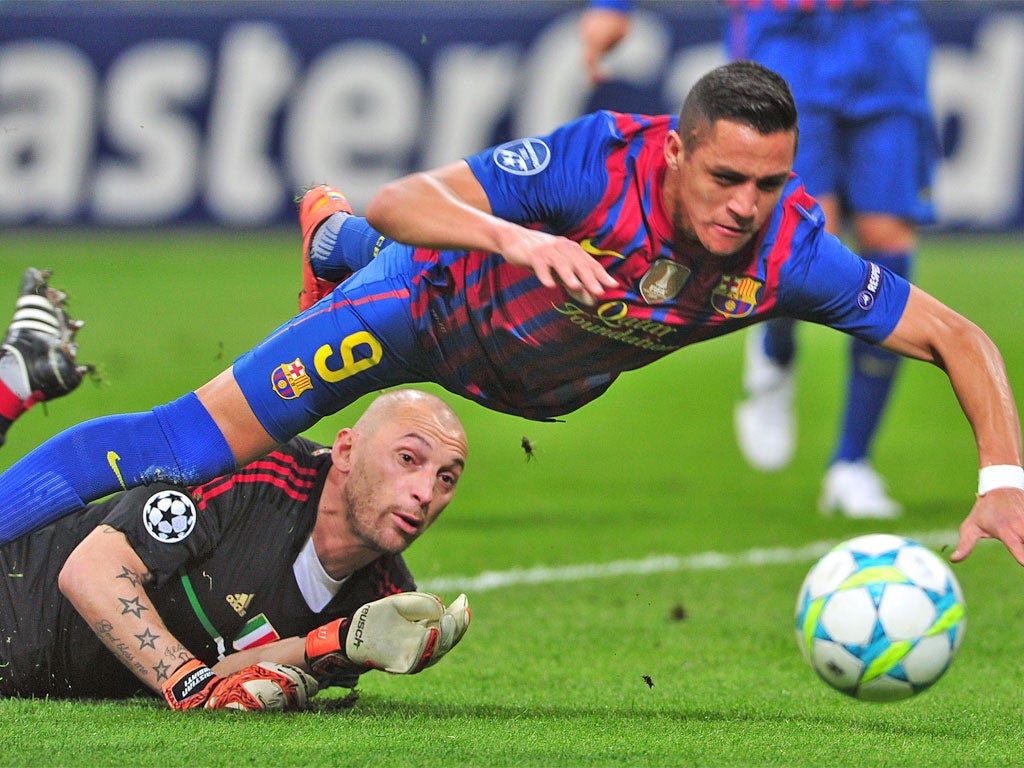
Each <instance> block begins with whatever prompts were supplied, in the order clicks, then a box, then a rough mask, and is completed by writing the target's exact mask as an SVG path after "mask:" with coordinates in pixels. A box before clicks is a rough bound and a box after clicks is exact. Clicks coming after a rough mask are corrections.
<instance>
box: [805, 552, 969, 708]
mask: <svg viewBox="0 0 1024 768" xmlns="http://www.w3.org/2000/svg"><path fill="white" fill-rule="evenodd" d="M965 625H966V618H965V606H964V597H963V592H962V591H961V590H960V585H959V583H957V580H956V577H955V576H954V575H953V572H952V571H951V570H950V569H949V566H947V565H946V564H945V563H944V562H943V561H942V560H940V559H939V557H938V556H937V555H935V554H934V553H933V552H932V551H931V550H930V549H928V548H927V547H924V546H922V545H921V544H918V543H917V542H915V541H911V540H910V539H905V538H903V537H901V536H893V535H890V534H872V535H868V536H858V537H857V538H854V539H850V540H849V541H845V542H843V543H842V544H839V545H838V546H836V547H835V548H833V549H832V550H831V551H830V552H829V553H828V554H826V555H825V556H824V557H822V558H821V559H820V560H819V561H818V562H817V563H816V564H815V565H814V567H813V568H811V570H810V572H809V573H808V574H807V578H805V579H804V583H803V586H801V587H800V595H799V597H798V598H797V602H796V638H797V642H798V643H799V644H800V650H801V651H803V655H804V658H805V659H806V660H807V663H808V664H810V665H811V667H812V668H813V669H814V671H815V672H817V673H818V675H819V676H820V677H821V679H822V680H824V681H825V682H826V683H828V684H829V685H831V686H832V687H833V688H835V689H837V690H839V691H842V692H843V693H845V694H847V695H849V696H853V697H854V698H857V699H864V700H867V701H896V700H898V699H905V698H908V697H910V696H913V695H915V694H917V693H920V692H921V691H923V690H924V689H926V688H928V687H929V686H930V685H932V684H933V683H934V682H935V681H936V680H938V679H939V678H940V677H941V676H942V675H943V673H944V672H945V671H946V669H948V668H949V665H950V663H951V662H952V661H953V656H954V655H955V654H956V651H957V648H959V647H960V642H961V641H962V640H963V636H964V627H965Z"/></svg>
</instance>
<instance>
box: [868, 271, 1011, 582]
mask: <svg viewBox="0 0 1024 768" xmlns="http://www.w3.org/2000/svg"><path fill="white" fill-rule="evenodd" d="M885 346H886V347H887V348H889V349H892V350H893V351H895V352H899V353H901V354H904V355H908V356H910V357H916V358H918V359H920V360H925V361H928V362H931V363H934V364H935V365H937V366H939V367H940V368H942V369H943V370H944V371H945V372H946V375H947V376H949V381H950V383H951V384H952V386H953V391H954V392H955V393H956V396H957V399H958V400H959V402H960V407H961V408H962V409H963V412H964V414H965V415H966V416H967V420H968V421H969V422H970V425H971V429H972V430H973V432H974V438H975V441H976V442H977V446H978V465H979V467H981V468H985V467H994V468H996V471H997V472H1001V471H1002V470H1003V468H1008V469H1009V470H1010V471H1011V474H1010V475H1008V476H1007V477H1009V478H1010V480H1009V481H1007V482H1006V483H1003V482H1002V481H1000V482H999V483H997V484H996V486H994V487H993V488H992V489H991V490H989V491H988V492H986V493H984V494H982V495H979V496H978V497H977V499H976V500H975V502H974V505H973V506H972V508H971V511H970V513H969V514H968V515H967V517H966V519H965V520H964V521H963V523H962V524H961V526H960V540H959V542H958V544H957V548H956V550H955V551H954V552H953V554H952V555H951V556H950V559H951V560H953V561H954V562H959V561H960V560H963V559H964V558H966V557H967V556H968V555H969V554H970V553H971V551H972V550H973V549H974V545H975V544H976V543H977V542H978V540H979V539H985V538H993V539H999V540H1000V541H1001V542H1003V544H1004V545H1005V546H1006V548H1007V549H1008V550H1009V551H1010V554H1012V555H1013V557H1014V559H1016V560H1017V562H1018V563H1020V564H1021V565H1024V488H1020V487H1013V486H1014V484H1015V483H1017V482H1019V479H1018V480H1014V479H1013V477H1014V475H1013V474H1012V473H1013V472H1014V471H1015V472H1016V473H1017V476H1018V477H1019V472H1020V469H1019V468H1020V466H1021V463H1022V456H1021V430H1020V418H1019V416H1018V413H1017V405H1016V402H1015V400H1014V397H1013V391H1012V389H1011V387H1010V381H1009V377H1008V376H1007V375H1006V366H1005V364H1004V363H1003V358H1002V355H1001V354H1000V353H999V350H998V349H997V348H996V345H995V344H994V343H993V342H992V340H991V339H990V338H989V337H988V336H987V335H986V334H985V333H984V331H982V330H981V329H980V328H978V326H977V325H975V324H974V323H972V322H971V321H969V320H967V319H966V318H964V317H962V316H960V315H959V314H957V313H956V312H954V311H953V310H951V309H949V308H948V307H946V306H945V305H943V304H942V303H941V302H939V301H937V300H936V299H934V298H932V297H931V296H929V295H928V294H926V293H924V292H923V291H921V290H920V289H918V288H912V289H911V293H910V299H909V301H908V302H907V308H906V309H905V310H904V313H903V317H902V318H901V319H900V322H899V324H898V325H897V326H896V329H895V330H894V331H893V333H892V334H891V335H890V337H889V338H888V339H886V341H885ZM979 480H980V476H979ZM979 486H980V482H979Z"/></svg>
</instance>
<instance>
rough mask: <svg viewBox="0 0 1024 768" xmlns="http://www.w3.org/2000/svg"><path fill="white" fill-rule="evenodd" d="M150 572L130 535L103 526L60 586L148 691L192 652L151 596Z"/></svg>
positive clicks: (75, 556)
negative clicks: (148, 590)
mask: <svg viewBox="0 0 1024 768" xmlns="http://www.w3.org/2000/svg"><path fill="white" fill-rule="evenodd" d="M147 579H149V573H148V571H147V569H146V566H145V565H144V564H143V562H142V560H141V559H139V556H138V555H137V554H136V553H135V550H134V549H132V547H131V545H130V544H129V543H128V540H127V539H126V538H125V536H124V534H123V533H121V532H120V531H117V530H114V529H113V528H111V527H110V526H107V525H100V526H97V527H96V529H95V530H93V531H92V533H90V534H89V535H88V536H87V537H86V538H85V539H84V540H83V541H82V542H81V544H79V545H78V547H77V548H76V549H75V550H74V551H73V552H72V553H71V555H69V556H68V559H67V561H66V562H65V564H64V567H63V568H62V569H61V572H60V577H59V579H58V585H59V587H60V590H61V592H62V593H63V594H64V596H65V597H67V599H68V600H69V601H70V602H71V604H72V605H73V606H74V607H75V610H77V611H78V612H79V613H80V614H81V615H82V618H84V619H85V621H86V623H88V625H89V626H90V627H91V628H92V630H93V631H94V632H95V633H96V635H97V636H98V637H99V638H100V640H101V641H102V642H103V644H104V645H106V646H107V648H109V649H110V652H111V653H113V654H114V655H115V656H116V657H117V658H118V659H119V660H120V661H121V663H122V664H124V665H125V666H126V667H127V668H128V669H129V670H131V672H132V674H134V675H135V676H136V677H137V678H139V680H140V681H142V682H143V683H144V684H145V685H146V686H147V687H149V688H151V689H152V690H153V691H154V692H157V693H159V692H160V684H161V683H163V682H164V681H165V680H166V679H167V677H168V675H170V674H171V673H172V672H173V671H174V670H175V669H177V668H178V667H179V666H180V665H181V664H182V662H183V661H185V660H187V659H189V658H191V657H192V655H193V654H192V653H190V652H189V650H188V649H187V648H185V647H184V646H183V645H182V644H181V643H180V642H179V641H178V639H177V638H176V637H174V636H173V635H172V634H171V633H170V632H169V631H168V629H167V627H166V626H165V625H164V622H163V619H161V618H160V615H159V614H158V613H157V612H156V608H155V607H154V606H153V603H152V601H151V600H150V599H149V596H148V595H147V594H146V590H145V587H144V585H145V583H146V581H147Z"/></svg>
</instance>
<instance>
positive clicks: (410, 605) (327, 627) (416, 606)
mask: <svg viewBox="0 0 1024 768" xmlns="http://www.w3.org/2000/svg"><path fill="white" fill-rule="evenodd" d="M468 628H469V601H468V600H467V599H466V596H465V595H459V596H458V598H456V600H455V601H454V602H453V603H452V604H451V605H450V606H448V608H447V609H446V608H445V607H444V603H443V602H441V598H439V597H437V596H436V595H431V594H429V593H427V592H402V593H400V594H397V595H389V596H388V597H384V598H381V599H380V600H375V601H374V602H372V603H367V604H366V605H364V606H363V607H362V608H360V609H359V610H358V611H356V612H355V613H354V614H352V616H349V617H347V618H342V619H335V620H334V621H332V622H330V623H329V624H324V625H323V626H322V627H318V628H317V629H314V630H313V631H312V632H310V633H309V634H308V635H306V663H307V664H308V665H309V668H310V669H312V670H313V673H314V674H316V675H317V677H320V678H326V677H330V676H332V675H333V674H335V673H337V672H341V671H346V670H352V669H353V668H355V669H357V670H359V671H365V670H367V669H382V670H384V671H385V672H391V673H393V674H396V675H412V674H416V673H417V672H419V671H420V670H423V669H426V668H427V667H429V666H431V665H432V664H436V663H437V662H438V661H440V660H441V658H442V657H443V656H444V655H445V654H446V653H448V651H450V650H451V649H452V648H454V647H455V645H456V644H457V643H458V642H459V640H461V639H462V636H463V635H464V634H466V630H467V629H468Z"/></svg>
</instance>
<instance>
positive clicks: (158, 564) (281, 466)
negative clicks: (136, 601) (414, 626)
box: [0, 438, 415, 698]
mask: <svg viewBox="0 0 1024 768" xmlns="http://www.w3.org/2000/svg"><path fill="white" fill-rule="evenodd" d="M330 461H331V457H330V450H329V449H327V448H323V447H322V446H319V445H317V444H315V443H312V442H310V441H309V440H306V439H304V438H295V439H293V440H291V441H289V442H288V443H286V444H285V445H283V446H282V447H281V448H280V449H278V450H276V451H274V452H273V453H270V454H269V455H267V456H266V457H265V458H263V459H260V460H258V461H255V462H253V463H252V464H249V465H248V466H246V467H243V468H242V469H240V470H238V471H237V472H235V473H234V474H232V475H225V476H223V477H220V478H217V479H215V480H212V481H210V482H209V483H206V484H204V485H201V486H197V487H192V488H188V489H182V488H179V487H177V486H172V485H167V484H162V483H154V484H151V485H148V486H144V487H140V488H135V489H133V490H130V491H127V492H124V493H121V494H119V495H117V496H115V497H112V498H111V499H108V500H106V501H103V502H100V503H98V504H93V505H90V506H89V507H88V508H87V509H85V510H84V511H82V512H80V513H76V514H72V515H69V516H67V517H64V518H62V519H61V520H58V521H56V522H54V523H52V524H50V525H48V526H46V527H44V528H41V529H40V530H38V531H35V532H33V533H31V534H29V535H27V536H24V537H22V538H20V539H18V540H16V541H13V542H11V543H10V544H7V545H5V546H3V547H0V566H2V568H3V579H2V582H0V695H4V696H45V695H49V696H56V697H104V698H107V697H123V696H131V695H137V694H140V693H144V692H148V689H147V688H145V686H143V685H142V683H141V682H140V681H139V680H138V679H137V678H136V677H135V676H134V675H133V674H132V673H131V672H129V671H128V670H127V669H126V668H125V667H124V666H122V664H121V663H120V662H119V661H118V659H117V658H116V657H115V656H114V655H113V654H112V653H110V652H109V651H108V650H107V649H106V647H105V646H104V645H103V644H102V643H101V642H100V640H99V638H97V637H96V635H95V634H94V633H93V631H92V630H91V629H90V628H89V626H88V625H87V624H86V623H85V621H84V620H83V619H82V618H81V616H79V614H78V612H77V611H75V609H74V608H73V607H72V606H71V604H70V603H69V602H68V601H67V600H66V599H65V598H64V596H63V595H62V594H61V593H60V591H59V590H58V588H57V575H58V574H59V573H60V570H61V568H62V567H63V564H64V561H65V560H66V559H67V556H68V555H69V554H70V552H71V551H72V550H73V549H74V548H75V547H76V546H77V545H78V543H79V542H80V541H81V540H82V539H83V538H85V536H86V535H88V533H89V532H90V531H91V530H92V529H93V528H95V527H96V526H97V525H99V524H101V523H105V524H107V525H110V526H112V527H113V528H116V529H118V530H120V531H122V532H124V534H125V536H126V537H127V538H128V541H129V542H130V543H131V545H132V547H134V549H135V551H136V552H137V553H138V554H139V557H140V558H141V559H142V561H143V562H144V563H145V564H146V566H147V567H148V569H149V571H150V573H151V574H152V575H153V577H154V578H153V581H152V582H151V583H150V584H149V585H148V586H147V588H146V591H147V593H148V594H149V596H150V598H151V599H152V600H153V603H154V605H155V607H156V609H157V611H158V612H159V613H160V615H161V617H162V618H163V619H164V621H165V623H166V624H167V628H168V629H169V630H170V631H171V632H172V633H173V634H174V635H175V636H176V637H177V638H178V639H179V640H180V641H181V642H182V643H183V644H184V645H185V646H186V647H187V648H189V650H190V651H192V652H193V653H194V654H195V655H196V656H197V657H198V658H200V659H202V660H203V661H204V662H205V663H207V664H210V665H212V664H214V663H216V662H217V660H218V659H219V658H221V657H222V656H223V655H227V654H230V653H232V652H234V651H237V650H242V649H244V648H248V647H252V646H254V645H260V644H262V643H265V642H269V641H272V640H274V639H277V638H283V637H289V636H293V635H303V634H305V633H307V632H309V631H310V630H312V629H314V628H316V627H318V626H320V625H321V624H324V623H326V622H328V621H331V620H333V619H335V618H338V617H339V616H345V615H348V614H351V613H352V612H353V611H355V610H356V609H357V608H358V607H359V606H361V605H363V604H364V603H366V602H369V601H371V600H376V599H378V598H380V597H384V596H386V595H390V594H394V593H396V592H403V591H409V590H412V589H415V582H414V581H413V578H412V576H411V574H410V573H409V570H408V569H407V568H406V565H405V562H404V560H403V559H402V557H401V556H400V555H394V556H384V557H381V558H380V559H378V560H377V561H375V562H373V563H371V564H370V565H368V566H366V567H365V568H362V569H361V570H359V571H356V572H355V573H354V574H352V575H351V576H349V578H348V579H347V580H346V581H345V582H344V583H343V584H342V586H341V589H340V590H339V592H338V593H337V594H336V595H335V596H334V598H333V599H331V601H330V602H329V603H328V604H327V605H326V607H325V608H323V610H321V611H320V612H319V613H317V612H314V611H313V610H312V609H310V608H309V606H308V605H307V603H306V600H305V598H304V597H303V596H302V593H301V592H300V590H299V585H298V583H297V581H296V577H295V573H294V569H293V566H294V563H295V560H296V556H297V555H298V554H299V552H300V550H301V549H302V548H303V546H304V545H305V544H306V541H307V539H308V538H309V534H310V532H311V531H312V529H313V525H314V523H315V521H316V512H317V505H318V502H319V499H320V493H321V491H322V490H323V484H324V480H325V478H326V475H327V469H328V467H329V466H330ZM183 491H185V492H187V494H188V496H187V498H186V497H183V496H182V492H183ZM188 499H191V504H189V503H188ZM355 681H356V679H355V678H354V677H352V678H348V679H346V680H339V681H337V682H340V683H342V684H345V685H350V686H351V685H354V684H355Z"/></svg>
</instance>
